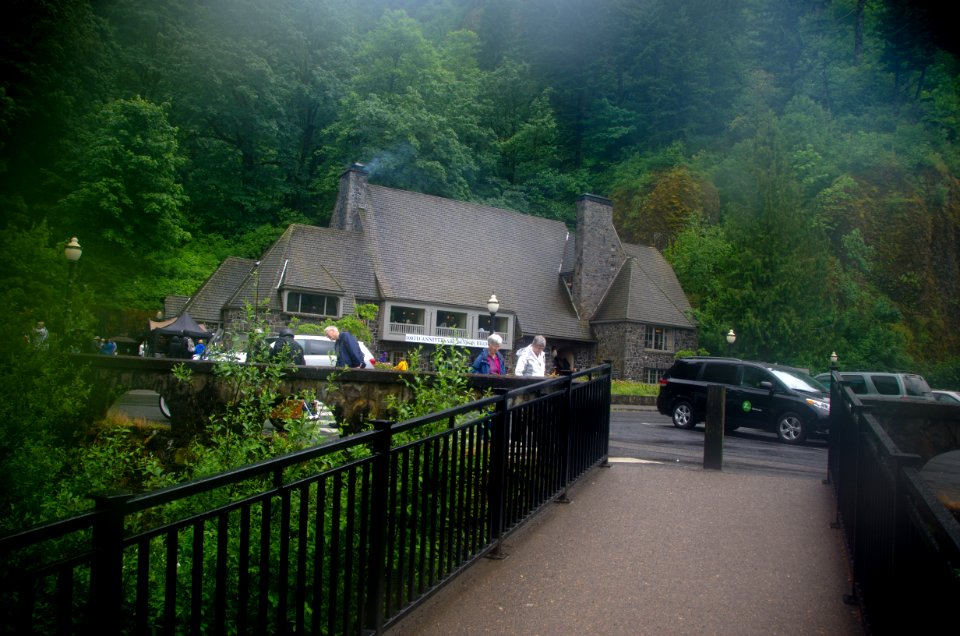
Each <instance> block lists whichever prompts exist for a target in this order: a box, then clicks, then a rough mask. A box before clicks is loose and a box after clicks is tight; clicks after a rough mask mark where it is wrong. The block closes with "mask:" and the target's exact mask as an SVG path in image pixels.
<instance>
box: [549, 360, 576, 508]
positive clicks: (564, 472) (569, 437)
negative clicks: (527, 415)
mask: <svg viewBox="0 0 960 636" xmlns="http://www.w3.org/2000/svg"><path fill="white" fill-rule="evenodd" d="M564 384H565V386H566V388H565V389H564V393H565V394H566V408H565V409H564V411H565V412H564V413H563V414H562V415H561V416H560V439H561V440H563V442H562V443H563V447H562V448H561V449H560V464H561V465H560V479H561V480H563V490H562V491H561V492H560V494H559V495H557V498H556V499H555V500H554V501H556V502H557V503H565V504H566V503H570V498H569V497H567V487H568V486H570V455H571V453H573V429H574V424H573V379H572V378H571V377H570V376H569V375H568V376H567V377H566V378H564Z"/></svg>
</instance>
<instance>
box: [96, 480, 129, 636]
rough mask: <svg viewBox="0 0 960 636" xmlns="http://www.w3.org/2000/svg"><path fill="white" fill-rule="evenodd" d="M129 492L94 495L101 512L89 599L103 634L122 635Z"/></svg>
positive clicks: (100, 631) (97, 507) (97, 524)
mask: <svg viewBox="0 0 960 636" xmlns="http://www.w3.org/2000/svg"><path fill="white" fill-rule="evenodd" d="M131 497H133V494H132V493H129V492H118V491H114V492H104V493H98V494H96V495H92V496H91V498H92V499H93V500H94V502H95V505H96V511H97V512H98V513H99V514H98V515H97V519H96V521H95V522H94V524H93V552H94V556H93V561H92V562H91V564H90V598H91V599H92V603H91V605H92V608H93V611H92V613H91V616H92V617H93V618H94V619H95V620H96V625H97V632H98V633H100V634H104V635H108V634H119V633H120V618H121V614H120V612H121V608H122V600H123V520H124V517H125V516H126V515H125V512H124V507H125V504H126V503H127V501H128V500H130V498H131Z"/></svg>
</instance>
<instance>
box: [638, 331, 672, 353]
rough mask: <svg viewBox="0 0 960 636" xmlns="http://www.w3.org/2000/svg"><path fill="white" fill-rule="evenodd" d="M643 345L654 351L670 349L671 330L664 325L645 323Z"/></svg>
mask: <svg viewBox="0 0 960 636" xmlns="http://www.w3.org/2000/svg"><path fill="white" fill-rule="evenodd" d="M643 347H644V348H645V349H654V350H656V351H670V350H671V348H672V347H673V332H672V331H671V330H669V329H667V328H665V327H654V326H652V325H647V329H646V332H645V333H644V338H643Z"/></svg>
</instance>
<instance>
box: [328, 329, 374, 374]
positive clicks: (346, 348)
mask: <svg viewBox="0 0 960 636" xmlns="http://www.w3.org/2000/svg"><path fill="white" fill-rule="evenodd" d="M323 333H325V334H326V336H327V338H330V339H331V340H333V342H334V343H335V350H336V352H337V366H338V367H347V368H350V369H363V368H364V367H366V366H367V363H366V362H365V361H364V359H363V353H362V352H361V351H360V343H358V342H357V338H356V337H355V336H354V335H353V334H352V333H350V332H349V331H340V330H339V329H337V328H336V327H334V326H333V325H330V326H329V327H327V328H326V329H324V330H323Z"/></svg>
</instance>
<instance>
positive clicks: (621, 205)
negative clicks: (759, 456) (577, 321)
mask: <svg viewBox="0 0 960 636" xmlns="http://www.w3.org/2000/svg"><path fill="white" fill-rule="evenodd" d="M944 6H949V4H948V3H944ZM934 7H935V3H934V2H907V1H905V0H886V1H884V0H741V1H735V0H687V1H679V0H523V1H518V0H489V1H482V0H405V1H404V0H112V1H107V0H105V1H99V2H90V1H83V0H33V1H30V0H8V1H7V2H5V3H3V7H2V8H0V24H2V26H0V29H2V31H3V38H2V39H0V47H2V48H0V206H2V218H3V232H2V234H0V285H2V288H3V290H4V292H5V296H6V303H5V305H4V309H5V311H4V314H5V320H6V321H7V323H8V324H7V330H6V331H7V333H8V334H10V333H12V334H15V336H16V337H18V338H21V339H22V334H24V333H28V332H29V330H30V328H31V327H32V325H33V323H34V322H35V321H36V320H45V321H46V322H47V324H48V326H49V327H50V330H51V333H52V334H54V335H56V334H65V333H68V332H70V331H71V330H72V331H74V334H75V335H76V334H77V333H82V334H83V335H84V336H89V335H93V334H94V333H97V332H100V330H104V329H114V330H119V329H123V328H126V329H127V330H128V331H129V330H132V329H134V328H136V329H139V328H142V325H143V321H145V317H147V316H153V314H154V313H155V312H156V311H157V310H158V309H160V308H162V306H163V298H164V297H165V296H166V295H168V294H183V295H189V294H191V293H193V291H194V290H195V289H196V288H197V287H198V285H199V284H200V283H201V282H202V281H203V280H204V279H205V278H206V277H207V276H208V275H209V274H210V273H212V272H213V270H214V269H215V268H216V266H217V265H218V264H219V262H220V261H221V260H222V259H223V258H225V257H227V256H230V255H234V256H244V257H257V256H259V255H260V253H261V251H262V250H263V249H264V248H265V247H266V246H268V245H269V244H270V243H271V242H272V241H273V240H274V239H275V238H276V237H277V236H278V235H279V233H280V232H281V231H282V230H283V228H284V227H285V226H286V225H287V224H289V223H292V222H301V223H310V224H316V225H325V224H327V222H328V219H329V216H330V213H331V211H332V207H333V202H334V198H335V196H336V190H337V179H338V176H339V174H340V173H341V172H342V171H343V170H344V169H345V168H346V167H347V166H348V165H349V164H350V163H352V162H355V161H357V162H361V163H364V164H367V165H368V167H369V169H370V172H371V176H370V180H371V182H374V183H378V184H382V185H387V186H391V187H396V188H404V189H411V190H417V191H421V192H426V193H430V194H435V195H439V196H443V197H450V198H455V199H461V200H469V201H476V202H480V203H484V204H489V205H494V206H498V207H505V208H509V209H515V210H519V211H522V212H525V213H529V214H536V215H542V216H546V217H551V218H557V219H562V220H564V221H565V222H567V223H568V224H570V225H571V226H572V225H573V223H574V221H575V208H574V199H575V197H576V196H578V195H579V194H582V193H584V192H591V193H594V194H599V195H604V196H607V197H609V198H611V199H612V200H613V202H614V214H615V220H616V224H617V227H618V230H619V232H620V234H621V237H622V239H623V240H625V241H628V242H636V243H643V244H651V245H655V246H656V247H658V248H659V249H661V250H662V251H663V252H664V254H665V255H666V256H667V258H668V259H669V260H670V262H671V263H672V264H673V266H674V268H675V269H676V272H677V274H678V276H679V277H680V281H681V283H682V284H683V287H684V290H685V291H686V292H687V294H688V296H689V297H690V300H691V302H692V304H693V306H694V308H695V313H696V318H697V320H698V321H699V324H700V339H701V345H702V346H703V347H704V348H705V349H707V350H709V351H712V352H715V353H717V352H719V353H723V352H724V351H725V350H726V344H725V342H724V340H723V334H725V333H726V332H727V330H729V329H730V328H733V329H735V330H736V332H737V334H738V338H737V343H736V353H737V354H739V355H741V356H743V357H749V358H758V359H766V360H777V361H781V362H788V363H793V364H797V365H802V366H807V367H810V368H811V369H814V370H820V369H823V368H824V367H825V366H826V364H827V356H829V354H830V352H831V351H836V352H837V353H838V355H839V356H840V360H841V365H842V366H843V367H844V368H855V367H859V368H870V369H904V370H914V371H922V372H924V373H926V374H927V376H928V378H930V379H931V384H937V385H940V387H942V388H960V333H958V329H957V327H958V324H960V320H958V318H960V293H958V292H960V280H958V276H960V188H958V179H957V177H958V174H960V154H958V132H960V83H958V71H960V67H958V62H957V53H958V49H957V48H956V46H955V43H954V42H953V41H951V40H949V39H948V35H949V34H948V29H949V25H951V24H954V23H953V22H952V21H951V20H948V19H947V18H946V14H945V13H938V12H939V11H941V10H940V9H935V8H934ZM70 236H77V237H79V239H80V243H81V244H82V246H83V249H84V252H83V257H82V258H81V260H80V262H79V265H78V267H77V268H76V269H75V270H69V269H68V267H67V264H66V261H65V259H64V258H63V245H64V243H65V242H66V240H67V239H69V237H70ZM489 239H490V240H491V242H495V241H496V237H495V236H491V237H489ZM410 257H411V258H416V254H411V255H410ZM518 275H520V274H519V273H518ZM124 316H127V317H129V316H135V317H136V322H135V325H136V327H129V326H125V325H124V324H123V320H124V319H123V317H124ZM128 320H129V319H128ZM100 333H101V335H115V334H111V333H102V332H100ZM131 335H133V334H131Z"/></svg>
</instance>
